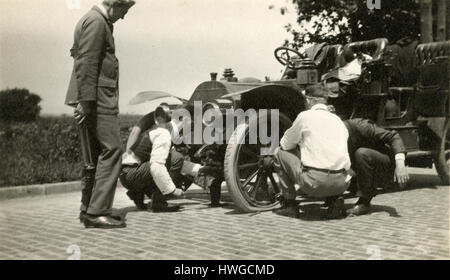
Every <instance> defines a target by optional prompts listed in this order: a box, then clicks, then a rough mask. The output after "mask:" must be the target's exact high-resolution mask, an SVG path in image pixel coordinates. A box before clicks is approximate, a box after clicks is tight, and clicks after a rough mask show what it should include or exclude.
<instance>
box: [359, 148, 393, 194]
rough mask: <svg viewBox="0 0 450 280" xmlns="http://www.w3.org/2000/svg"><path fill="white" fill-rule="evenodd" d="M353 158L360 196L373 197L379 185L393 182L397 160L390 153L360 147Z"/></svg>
mask: <svg viewBox="0 0 450 280" xmlns="http://www.w3.org/2000/svg"><path fill="white" fill-rule="evenodd" d="M353 158H354V159H353V160H354V162H353V163H352V167H353V169H354V170H355V172H356V182H357V187H358V196H360V197H364V198H367V199H371V198H372V197H374V196H375V194H376V190H377V188H378V187H380V186H382V185H383V184H391V183H392V182H393V178H394V170H395V162H394V159H393V158H392V157H390V156H389V155H386V154H383V153H380V152H379V151H376V150H373V149H369V148H359V149H357V150H356V152H355V153H354V155H353Z"/></svg>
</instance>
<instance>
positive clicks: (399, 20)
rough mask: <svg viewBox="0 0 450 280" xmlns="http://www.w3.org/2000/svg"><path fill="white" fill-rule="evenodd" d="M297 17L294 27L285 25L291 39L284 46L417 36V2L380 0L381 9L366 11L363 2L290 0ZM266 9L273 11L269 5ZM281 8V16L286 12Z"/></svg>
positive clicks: (418, 22)
mask: <svg viewBox="0 0 450 280" xmlns="http://www.w3.org/2000/svg"><path fill="white" fill-rule="evenodd" d="M290 1H291V2H292V4H293V5H294V7H295V8H296V12H297V14H298V18H297V23H298V27H295V26H293V25H292V24H288V25H286V26H285V28H286V30H287V31H288V32H289V33H290V34H292V36H293V40H292V41H289V40H286V42H285V44H286V45H291V46H292V47H294V48H297V49H298V48H300V47H302V46H304V45H305V44H311V43H321V42H326V43H329V44H346V43H349V42H355V41H362V40H370V39H374V38H382V37H385V38H388V39H389V41H390V42H392V43H393V42H395V41H397V40H399V39H401V38H404V37H409V38H417V36H418V35H419V33H420V9H419V0H380V1H381V9H372V10H371V9H369V8H368V7H367V0H290ZM270 8H273V6H271V7H270ZM286 9H287V8H286V7H281V8H280V12H281V14H285V13H286Z"/></svg>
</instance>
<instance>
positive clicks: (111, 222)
mask: <svg viewBox="0 0 450 280" xmlns="http://www.w3.org/2000/svg"><path fill="white" fill-rule="evenodd" d="M84 226H85V228H103V229H112V228H124V227H126V226H127V225H126V224H125V222H122V221H118V220H116V219H113V218H112V217H111V216H98V217H94V216H90V215H86V218H85V219H84Z"/></svg>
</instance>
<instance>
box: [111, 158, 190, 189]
mask: <svg viewBox="0 0 450 280" xmlns="http://www.w3.org/2000/svg"><path fill="white" fill-rule="evenodd" d="M183 162H184V158H183V155H182V154H180V153H179V152H177V151H175V150H172V151H171V152H170V156H169V158H168V159H167V163H166V167H167V170H168V171H169V175H170V177H171V178H172V181H173V182H174V184H175V186H176V187H178V188H179V187H181V185H180V184H181V183H182V176H181V168H182V167H183ZM120 182H121V183H122V185H123V186H124V187H125V188H126V189H128V191H129V192H130V194H131V195H134V194H135V195H138V194H142V193H143V194H145V195H147V196H148V197H152V194H153V193H155V192H156V194H160V193H161V192H160V191H159V189H158V187H157V186H156V183H155V181H154V180H153V177H152V174H151V172H150V163H149V162H148V161H147V162H144V163H141V164H140V165H137V166H123V167H122V172H121V174H120Z"/></svg>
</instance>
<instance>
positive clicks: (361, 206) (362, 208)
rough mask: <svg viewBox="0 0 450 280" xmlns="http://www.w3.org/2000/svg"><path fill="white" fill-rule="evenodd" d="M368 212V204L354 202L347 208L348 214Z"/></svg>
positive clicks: (356, 214)
mask: <svg viewBox="0 0 450 280" xmlns="http://www.w3.org/2000/svg"><path fill="white" fill-rule="evenodd" d="M369 213H370V205H367V204H356V205H355V207H353V208H351V209H348V210H347V215H348V216H350V217H351V216H361V215H367V214H369Z"/></svg>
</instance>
